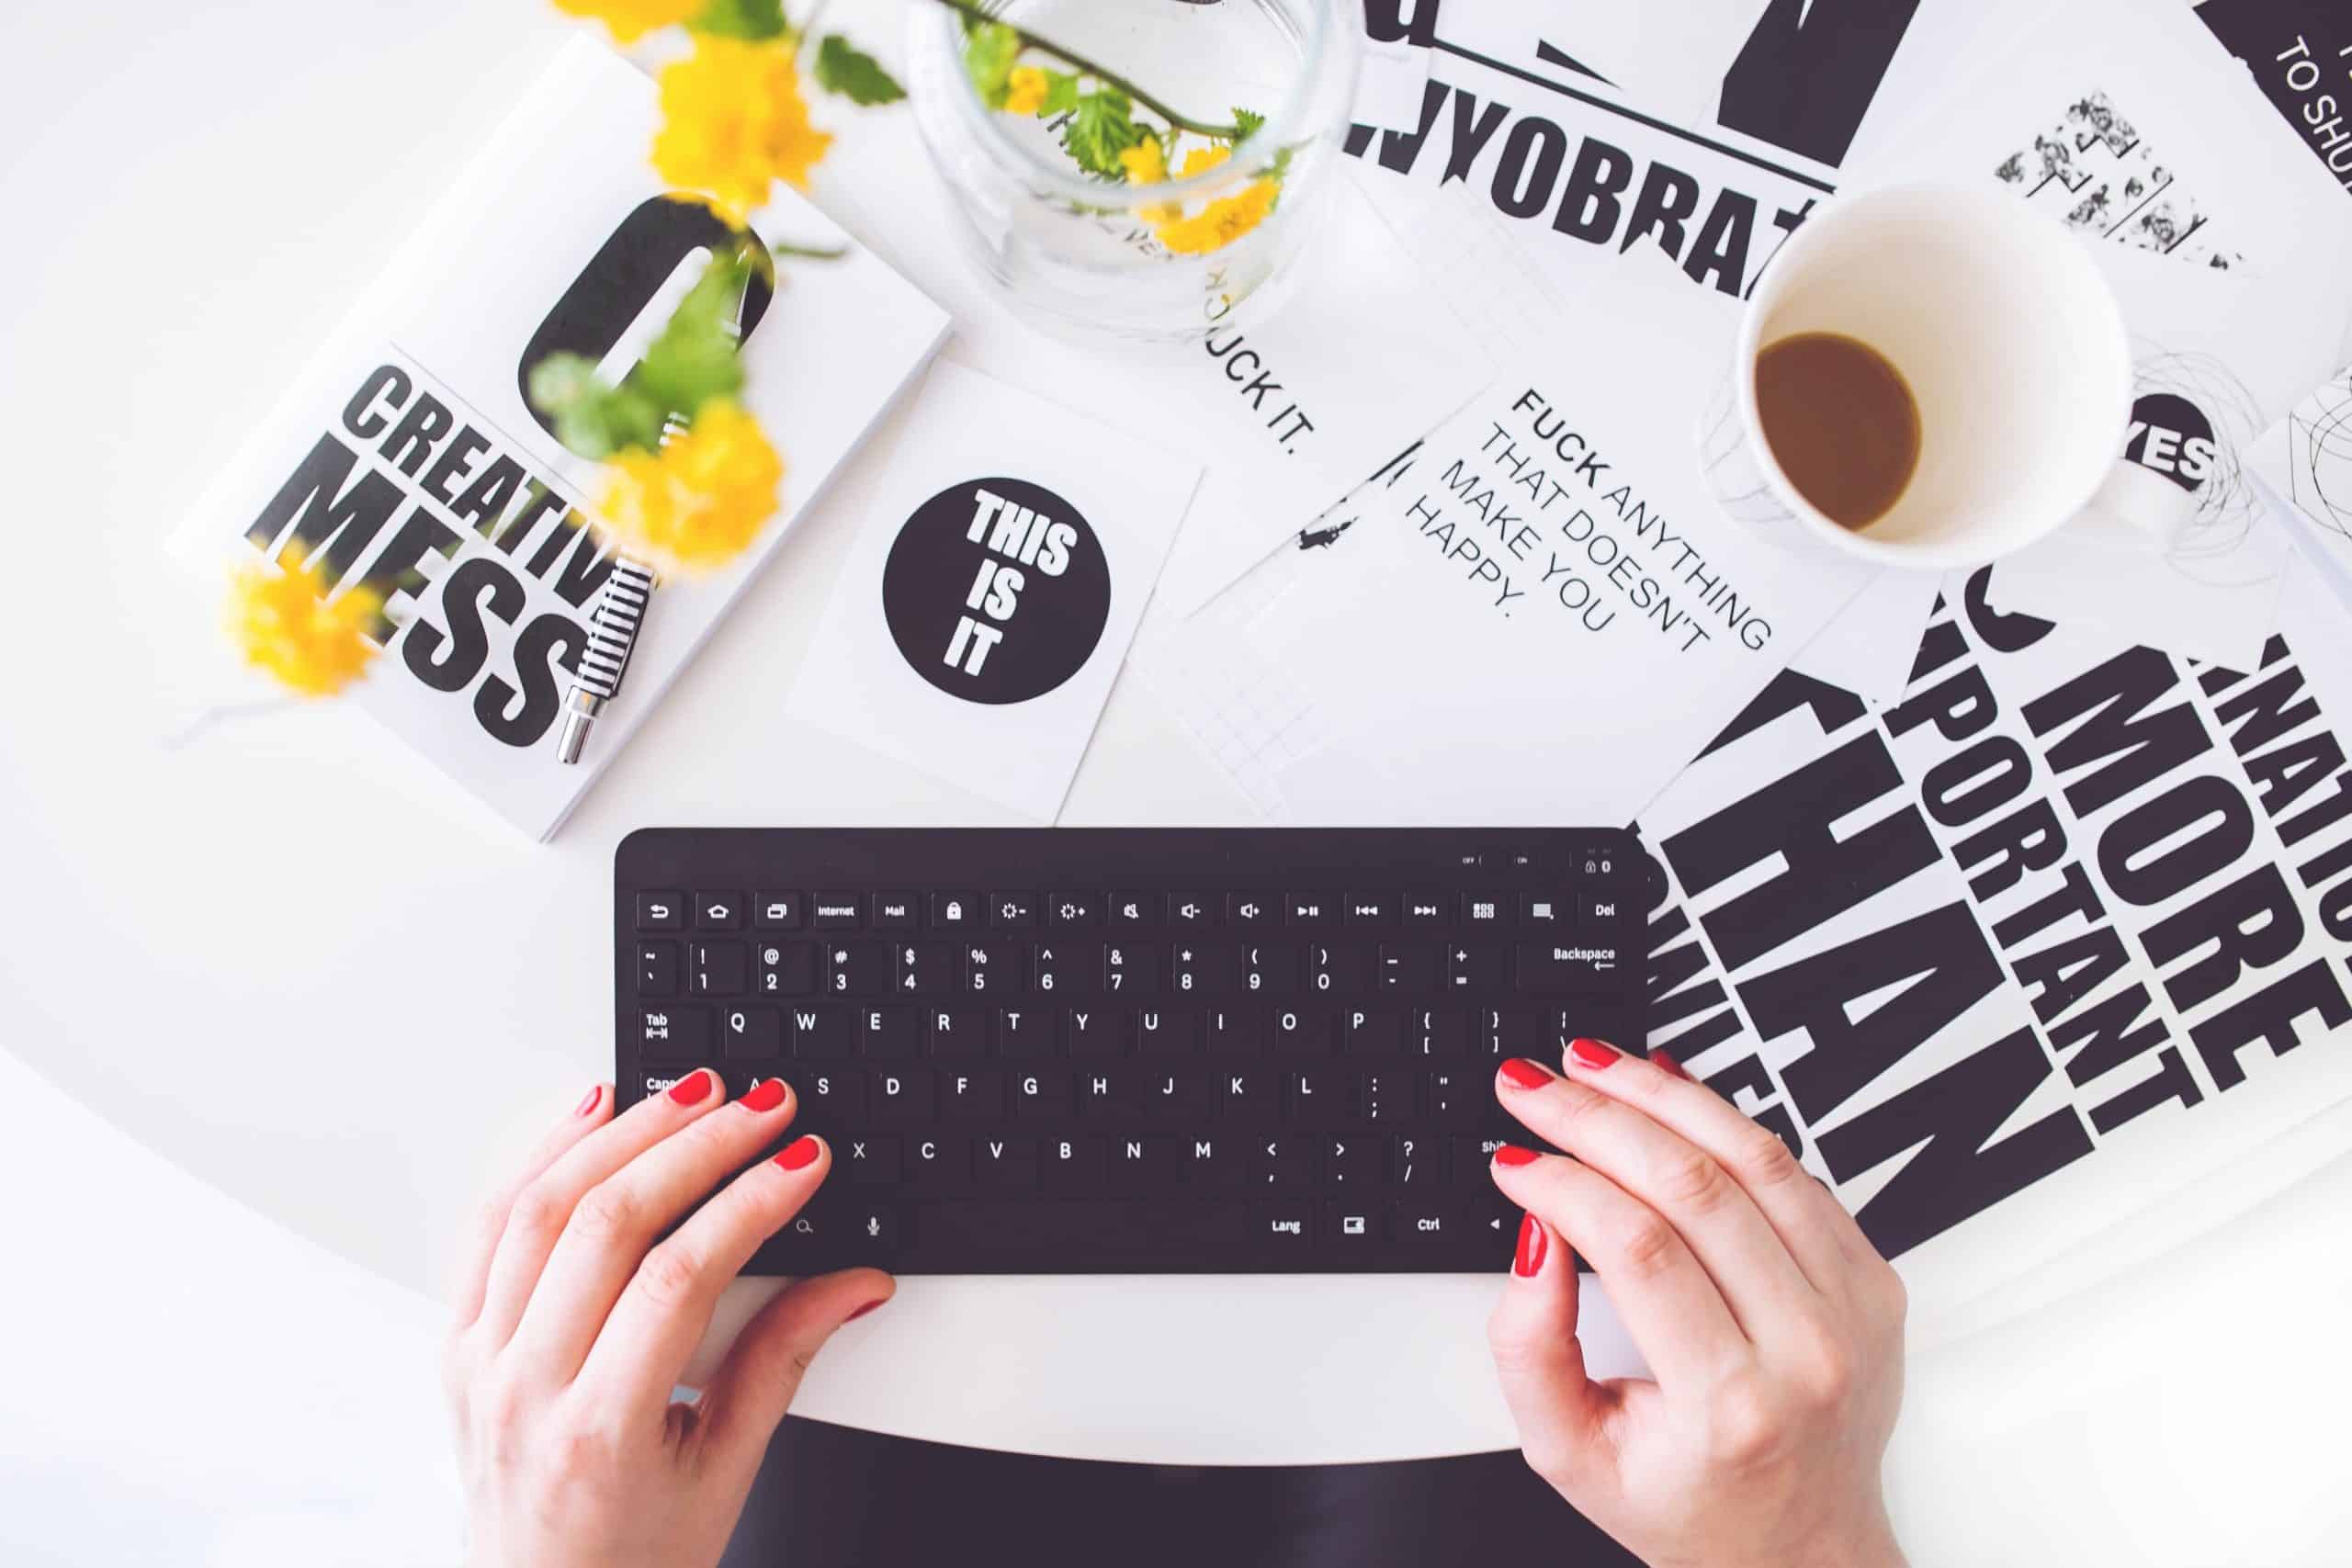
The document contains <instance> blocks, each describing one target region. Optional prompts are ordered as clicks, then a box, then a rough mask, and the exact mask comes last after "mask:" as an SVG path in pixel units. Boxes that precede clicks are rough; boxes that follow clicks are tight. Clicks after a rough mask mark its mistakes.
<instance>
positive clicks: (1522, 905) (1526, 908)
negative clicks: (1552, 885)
mask: <svg viewBox="0 0 2352 1568" xmlns="http://www.w3.org/2000/svg"><path fill="white" fill-rule="evenodd" d="M1571 914H1572V911H1571V910H1570V908H1569V906H1568V901H1567V899H1566V897H1563V896H1561V895H1559V894H1556V893H1522V894H1521V895H1520V896H1519V923H1520V924H1521V925H1523V926H1544V927H1551V926H1565V925H1566V924H1567V923H1568V921H1569V919H1570V918H1571Z"/></svg>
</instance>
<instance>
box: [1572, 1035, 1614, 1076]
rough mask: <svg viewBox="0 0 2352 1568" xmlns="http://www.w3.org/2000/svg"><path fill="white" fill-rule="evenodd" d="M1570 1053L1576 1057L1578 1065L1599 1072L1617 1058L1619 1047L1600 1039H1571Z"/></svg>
mask: <svg viewBox="0 0 2352 1568" xmlns="http://www.w3.org/2000/svg"><path fill="white" fill-rule="evenodd" d="M1568 1055H1571V1056H1574V1057H1575V1058H1576V1060H1577V1066H1579V1067H1586V1068H1589V1069H1590V1070H1591V1071H1593V1072H1596V1073H1597V1072H1599V1071H1600V1069H1601V1068H1603V1067H1605V1066H1610V1065H1611V1063H1613V1062H1615V1061H1616V1060H1617V1047H1616V1046H1614V1045H1604V1044H1602V1043H1600V1041H1598V1040H1571V1041H1569V1042H1568Z"/></svg>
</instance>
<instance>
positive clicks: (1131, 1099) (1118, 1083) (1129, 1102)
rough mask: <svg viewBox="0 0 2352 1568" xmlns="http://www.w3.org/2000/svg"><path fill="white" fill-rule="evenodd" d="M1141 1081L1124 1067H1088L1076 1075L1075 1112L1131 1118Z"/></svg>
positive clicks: (1140, 1089) (1106, 1116)
mask: <svg viewBox="0 0 2352 1568" xmlns="http://www.w3.org/2000/svg"><path fill="white" fill-rule="evenodd" d="M1142 1090H1143V1083H1142V1080H1141V1079H1140V1078H1138V1077H1136V1075H1135V1074H1134V1073H1132V1072H1130V1071H1128V1070H1127V1069H1126V1068H1125V1067H1092V1068H1089V1069H1087V1070H1085V1071H1083V1072H1080V1074H1078V1075H1077V1093H1078V1113H1079V1114H1080V1116H1086V1117H1094V1118H1109V1119H1114V1120H1115V1119H1125V1118H1130V1117H1133V1116H1134V1115H1135V1113H1136V1107H1137V1106H1138V1105H1139V1104H1140V1103H1141V1101H1142Z"/></svg>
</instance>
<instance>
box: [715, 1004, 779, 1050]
mask: <svg viewBox="0 0 2352 1568" xmlns="http://www.w3.org/2000/svg"><path fill="white" fill-rule="evenodd" d="M718 1043H719V1049H720V1052H721V1054H723V1055H725V1056H726V1057H727V1059H728V1060H729V1061H730V1062H765V1061H773V1060H774V1059H775V1058H776V1057H778V1056H781V1055H784V1015H783V1014H782V1013H780V1012H778V1011H776V1010H775V1009H774V1008H733V1009H729V1010H726V1011H723V1012H721V1013H720V1014H719V1015H718Z"/></svg>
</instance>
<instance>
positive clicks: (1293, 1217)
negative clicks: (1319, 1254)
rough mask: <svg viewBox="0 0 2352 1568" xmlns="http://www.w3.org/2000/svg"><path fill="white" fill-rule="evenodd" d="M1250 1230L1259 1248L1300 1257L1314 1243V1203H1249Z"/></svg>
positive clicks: (1311, 1247)
mask: <svg viewBox="0 0 2352 1568" xmlns="http://www.w3.org/2000/svg"><path fill="white" fill-rule="evenodd" d="M1250 1234H1251V1235H1253V1236H1255V1237H1256V1239H1257V1243H1258V1246H1259V1247H1260V1248H1261V1249H1262V1250H1265V1251H1269V1252H1281V1253H1283V1255H1285V1256H1290V1255H1297V1256H1301V1257H1303V1256H1305V1255H1306V1254H1307V1253H1309V1252H1311V1251H1313V1250H1314V1247H1315V1205H1314V1204H1313V1203H1306V1202H1302V1203H1273V1202H1269V1203H1252V1204H1250Z"/></svg>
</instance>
